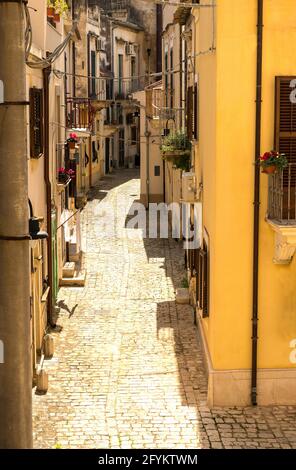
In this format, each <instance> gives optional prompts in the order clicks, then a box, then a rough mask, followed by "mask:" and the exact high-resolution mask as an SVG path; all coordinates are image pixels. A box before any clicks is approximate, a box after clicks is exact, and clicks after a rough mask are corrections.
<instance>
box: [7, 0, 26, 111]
mask: <svg viewBox="0 0 296 470" xmlns="http://www.w3.org/2000/svg"><path fill="white" fill-rule="evenodd" d="M0 2H1V0H0ZM29 104H30V102H29V101H3V103H0V106H29Z"/></svg>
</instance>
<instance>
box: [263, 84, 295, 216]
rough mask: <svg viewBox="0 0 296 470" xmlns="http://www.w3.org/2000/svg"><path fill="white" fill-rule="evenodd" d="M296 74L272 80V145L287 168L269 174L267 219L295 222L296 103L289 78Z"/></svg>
mask: <svg viewBox="0 0 296 470" xmlns="http://www.w3.org/2000/svg"><path fill="white" fill-rule="evenodd" d="M295 78H296V77H276V79H275V135H274V148H275V150H277V151H278V152H280V153H284V154H285V155H286V157H287V159H288V163H289V165H288V167H287V168H285V169H284V170H283V171H279V172H277V173H276V174H275V175H273V176H272V177H270V181H269V209H268V212H269V218H270V219H274V220H279V221H285V223H286V222H287V221H289V222H293V223H295V221H296V203H295V202H296V104H295V103H293V102H292V100H291V93H292V91H293V88H292V87H291V81H292V80H294V79H295Z"/></svg>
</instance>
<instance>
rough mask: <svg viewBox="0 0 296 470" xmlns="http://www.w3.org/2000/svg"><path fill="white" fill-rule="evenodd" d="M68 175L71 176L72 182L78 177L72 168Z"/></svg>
mask: <svg viewBox="0 0 296 470" xmlns="http://www.w3.org/2000/svg"><path fill="white" fill-rule="evenodd" d="M67 175H68V176H69V178H70V179H71V180H74V179H75V176H76V173H75V171H74V170H72V169H71V168H70V170H67Z"/></svg>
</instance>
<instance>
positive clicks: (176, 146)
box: [161, 131, 191, 171]
mask: <svg viewBox="0 0 296 470" xmlns="http://www.w3.org/2000/svg"><path fill="white" fill-rule="evenodd" d="M161 151H162V152H163V154H164V157H165V156H166V154H170V153H172V154H174V152H176V155H173V157H172V159H173V164H174V167H175V168H177V169H179V170H184V171H189V170H190V157H191V142H190V140H189V139H188V137H187V135H186V134H185V132H184V131H179V132H175V133H172V134H169V135H168V136H167V137H166V138H165V139H164V141H163V144H162V146H161Z"/></svg>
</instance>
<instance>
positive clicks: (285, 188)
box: [268, 163, 296, 225]
mask: <svg viewBox="0 0 296 470" xmlns="http://www.w3.org/2000/svg"><path fill="white" fill-rule="evenodd" d="M268 218H269V219H270V220H274V221H275V222H278V223H279V224H281V225H296V163H289V165H288V167H287V168H285V169H284V170H279V171H277V172H276V173H275V174H273V175H271V176H269V195H268Z"/></svg>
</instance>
